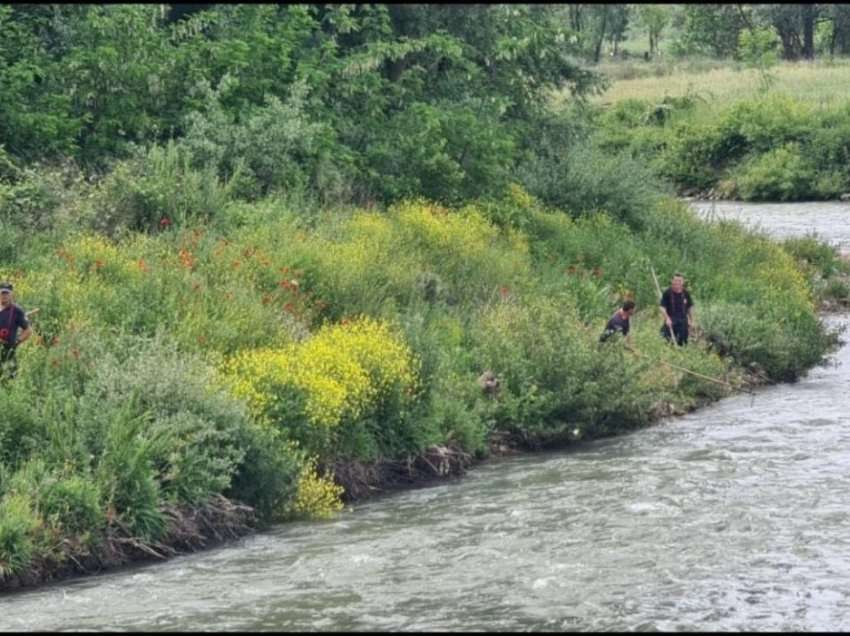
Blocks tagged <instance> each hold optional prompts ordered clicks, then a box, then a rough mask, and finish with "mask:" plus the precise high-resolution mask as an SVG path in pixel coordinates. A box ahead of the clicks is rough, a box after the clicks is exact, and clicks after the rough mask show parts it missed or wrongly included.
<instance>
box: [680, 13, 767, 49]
mask: <svg viewBox="0 0 850 636" xmlns="http://www.w3.org/2000/svg"><path fill="white" fill-rule="evenodd" d="M751 14H752V6H751V5H741V4H738V5H732V4H714V3H712V4H686V5H683V6H682V17H683V20H682V35H681V37H680V39H679V42H678V48H679V49H680V50H682V51H683V52H686V53H702V54H707V55H711V56H714V57H719V58H728V57H732V56H733V55H735V53H736V51H737V49H738V36H739V34H740V33H741V31H742V30H743V29H745V28H747V27H748V24H749V22H750V21H751Z"/></svg>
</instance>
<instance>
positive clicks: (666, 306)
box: [661, 272, 694, 346]
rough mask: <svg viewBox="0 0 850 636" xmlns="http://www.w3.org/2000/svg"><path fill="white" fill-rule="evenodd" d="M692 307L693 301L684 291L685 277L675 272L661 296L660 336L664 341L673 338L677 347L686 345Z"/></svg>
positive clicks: (691, 317)
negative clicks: (661, 317)
mask: <svg viewBox="0 0 850 636" xmlns="http://www.w3.org/2000/svg"><path fill="white" fill-rule="evenodd" d="M693 306H694V301H693V300H692V299H691V295H690V294H689V293H688V290H687V289H685V277H684V276H682V275H681V274H679V273H678V272H677V273H676V274H674V275H673V279H672V280H671V281H670V287H668V288H667V289H665V290H664V293H663V294H661V313H662V315H663V316H664V324H663V325H661V335H662V336H664V338H665V339H667V340H670V338H671V337H672V336H675V339H676V344H678V345H679V346H684V345H686V344H688V330H689V328H690V327H692V326H693V314H692V312H691V310H692V309H693ZM671 334H672V335H671Z"/></svg>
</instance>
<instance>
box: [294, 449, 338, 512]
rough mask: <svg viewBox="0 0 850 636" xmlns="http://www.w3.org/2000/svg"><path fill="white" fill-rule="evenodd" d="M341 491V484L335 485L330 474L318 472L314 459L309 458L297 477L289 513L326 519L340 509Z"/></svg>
mask: <svg viewBox="0 0 850 636" xmlns="http://www.w3.org/2000/svg"><path fill="white" fill-rule="evenodd" d="M342 493H343V489H342V486H338V485H336V484H335V483H334V482H333V479H332V477H331V475H330V474H326V475H324V476H320V475H319V474H318V472H317V470H316V460H315V459H311V460H309V461H308V462H306V463H305V465H304V468H303V469H302V471H301V474H300V476H299V478H298V492H297V494H296V495H295V500H294V502H293V504H292V509H291V512H290V515H291V516H295V517H306V518H312V519H328V518H330V517H332V516H333V515H334V514H336V513H337V512H339V511H340V510H342V500H341V499H340V495H342Z"/></svg>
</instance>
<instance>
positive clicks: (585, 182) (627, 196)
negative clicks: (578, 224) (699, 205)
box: [519, 144, 664, 229]
mask: <svg viewBox="0 0 850 636" xmlns="http://www.w3.org/2000/svg"><path fill="white" fill-rule="evenodd" d="M519 175H520V179H521V181H522V184H523V186H524V187H525V188H527V189H528V191H529V192H530V193H531V194H533V195H534V196H536V197H538V198H539V199H540V200H541V201H543V202H544V203H546V204H547V205H550V206H553V207H557V208H560V209H562V210H566V211H569V212H570V213H571V214H573V215H574V216H578V215H580V214H582V213H585V212H594V211H600V210H604V211H605V212H608V213H609V214H611V216H613V217H614V218H616V219H617V220H618V221H621V222H623V223H626V224H627V225H629V226H630V227H632V228H636V229H639V228H640V227H642V225H643V223H644V222H645V217H646V213H647V210H649V209H651V208H652V207H654V206H655V204H656V203H657V201H658V197H659V193H660V192H663V191H664V186H663V185H662V184H661V183H660V182H659V181H658V179H657V178H656V177H655V176H654V175H653V174H652V173H651V172H650V170H649V169H648V168H647V166H646V165H645V164H644V163H643V162H640V161H636V160H635V159H632V158H631V157H630V156H628V155H627V154H626V153H624V152H619V153H616V154H610V153H605V152H604V151H602V150H600V149H599V148H598V147H596V146H593V145H590V144H585V145H578V146H576V147H571V148H563V149H561V155H560V157H557V158H555V157H552V158H544V157H536V158H534V159H531V160H529V161H528V162H527V163H525V164H524V165H523V166H521V167H520V170H519Z"/></svg>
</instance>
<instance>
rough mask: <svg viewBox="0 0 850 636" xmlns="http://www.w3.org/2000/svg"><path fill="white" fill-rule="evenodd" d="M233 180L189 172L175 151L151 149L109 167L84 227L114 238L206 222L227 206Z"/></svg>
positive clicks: (206, 172) (209, 169) (187, 161)
mask: <svg viewBox="0 0 850 636" xmlns="http://www.w3.org/2000/svg"><path fill="white" fill-rule="evenodd" d="M238 179H239V175H238V174H237V175H231V177H230V179H229V180H227V181H222V180H221V179H219V177H218V175H217V174H216V170H215V168H214V167H212V166H207V167H203V168H200V169H197V168H194V167H192V165H191V163H190V159H189V157H188V156H187V155H186V153H185V152H181V150H180V148H179V146H178V145H177V144H175V143H173V142H169V143H168V145H166V146H164V147H160V146H151V147H150V148H148V149H147V150H144V151H138V152H137V153H136V156H135V157H134V158H132V159H127V160H124V161H121V162H119V163H118V164H116V165H115V167H114V169H113V170H112V171H111V172H110V173H109V174H108V175H107V177H106V178H105V179H104V180H103V181H102V183H101V184H99V187H98V188H97V190H96V192H95V194H94V197H93V200H92V202H91V204H90V206H89V208H88V209H87V210H86V211H85V215H86V223H87V224H88V225H89V226H90V227H91V228H93V229H95V230H97V231H99V232H104V233H106V234H110V235H115V234H118V233H121V232H125V231H128V230H131V231H144V232H156V231H159V230H163V229H167V228H168V227H170V226H171V225H178V226H179V225H183V224H185V223H186V222H187V221H190V220H209V219H212V218H214V217H215V216H216V214H218V213H219V212H220V211H221V210H223V209H224V208H225V207H226V206H227V205H228V204H229V202H230V201H231V189H232V187H233V186H234V184H235V183H237V182H238Z"/></svg>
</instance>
